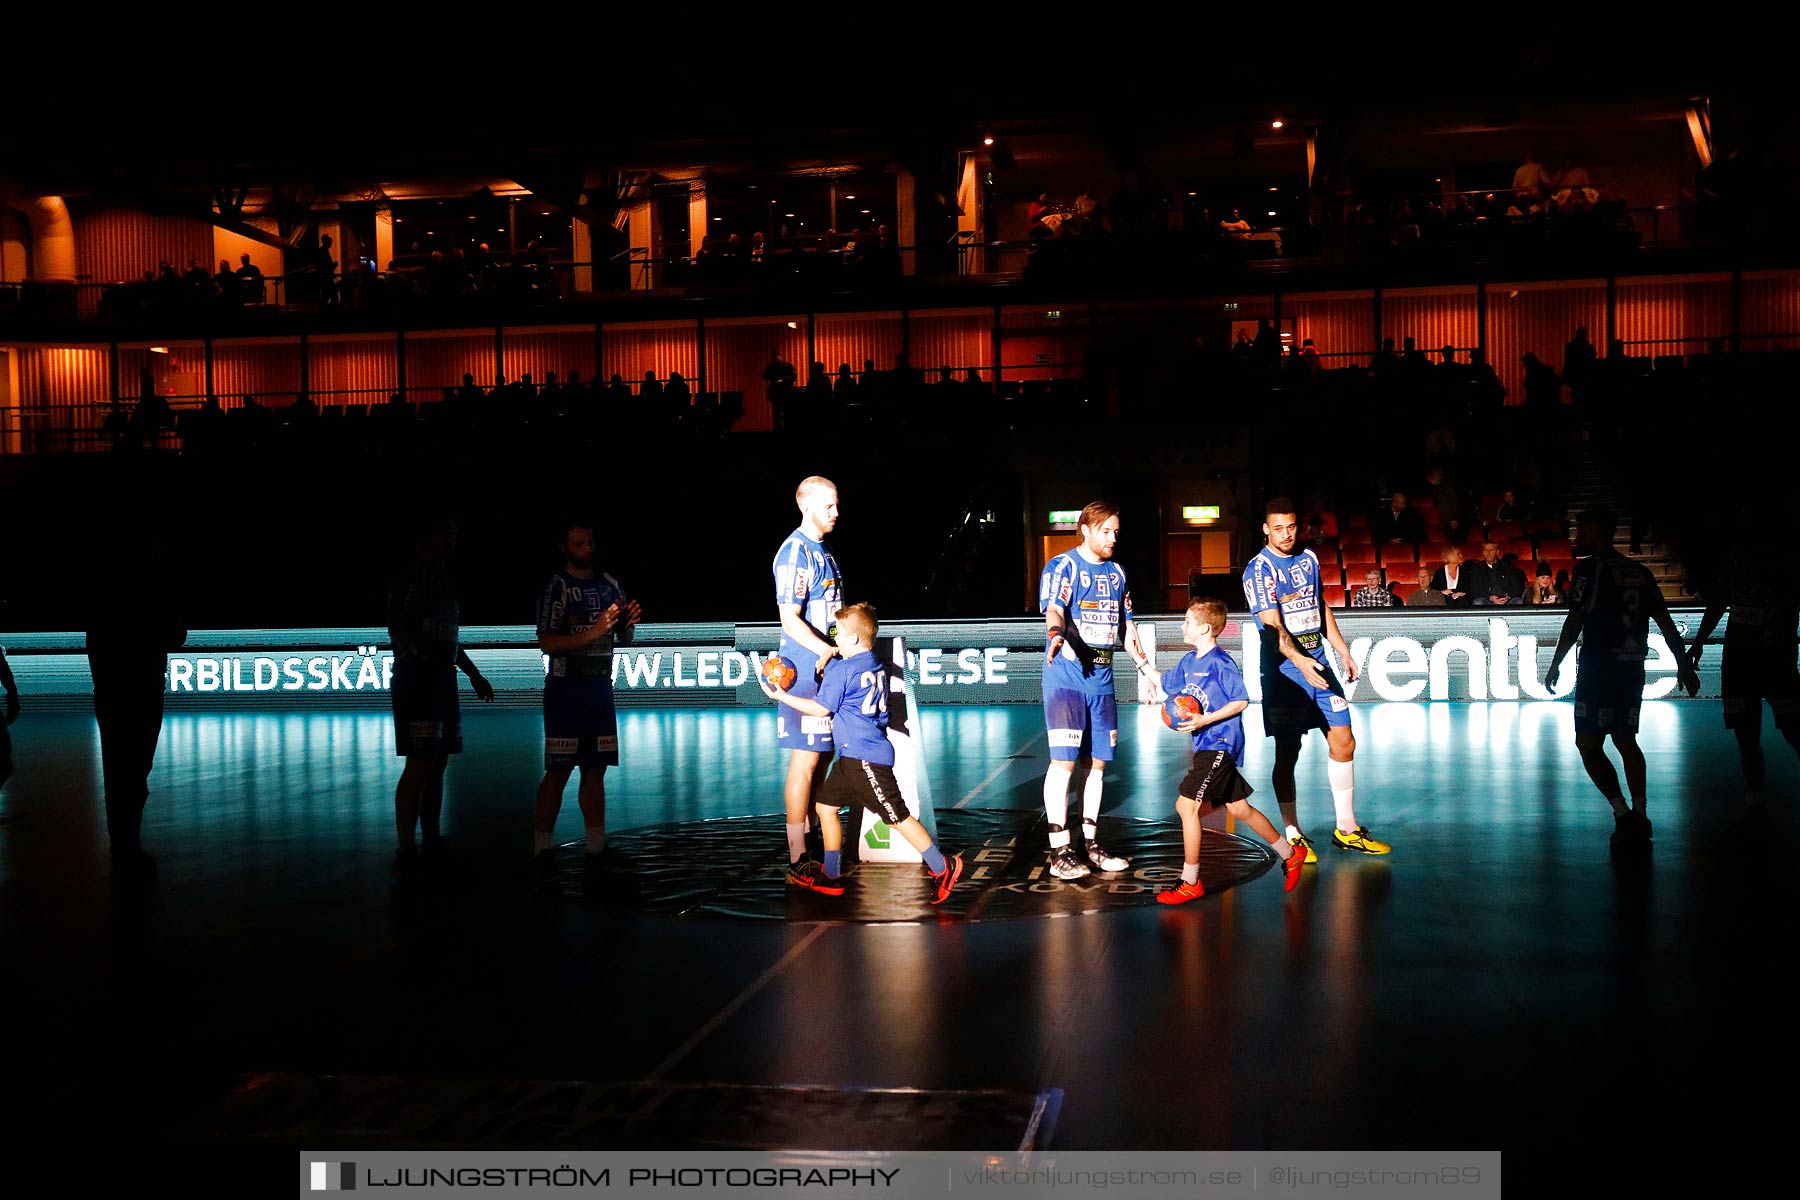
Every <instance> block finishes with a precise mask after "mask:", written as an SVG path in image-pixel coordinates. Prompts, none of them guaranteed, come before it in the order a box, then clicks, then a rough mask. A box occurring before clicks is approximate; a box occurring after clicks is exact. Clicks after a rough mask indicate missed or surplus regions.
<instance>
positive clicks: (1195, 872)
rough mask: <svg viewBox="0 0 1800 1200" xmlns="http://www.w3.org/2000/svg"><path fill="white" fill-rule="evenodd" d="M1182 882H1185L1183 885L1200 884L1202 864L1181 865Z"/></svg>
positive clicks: (1188, 863)
mask: <svg viewBox="0 0 1800 1200" xmlns="http://www.w3.org/2000/svg"><path fill="white" fill-rule="evenodd" d="M1181 882H1183V883H1199V882H1200V864H1199V863H1191V862H1184V863H1182V864H1181Z"/></svg>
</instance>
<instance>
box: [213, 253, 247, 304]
mask: <svg viewBox="0 0 1800 1200" xmlns="http://www.w3.org/2000/svg"><path fill="white" fill-rule="evenodd" d="M213 287H214V288H215V289H217V291H218V293H219V295H220V296H223V297H224V298H225V299H226V300H228V301H230V302H231V303H233V304H238V303H241V302H242V301H243V293H242V292H240V291H239V290H238V282H237V276H236V275H234V274H232V271H231V260H230V259H228V258H221V259H220V260H219V269H218V270H217V271H216V272H214V273H213Z"/></svg>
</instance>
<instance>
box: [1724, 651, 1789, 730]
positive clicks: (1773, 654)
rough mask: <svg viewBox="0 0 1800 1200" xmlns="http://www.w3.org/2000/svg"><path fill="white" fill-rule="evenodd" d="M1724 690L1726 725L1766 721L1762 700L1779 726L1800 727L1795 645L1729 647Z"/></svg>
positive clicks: (1783, 727)
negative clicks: (1763, 715)
mask: <svg viewBox="0 0 1800 1200" xmlns="http://www.w3.org/2000/svg"><path fill="white" fill-rule="evenodd" d="M1719 685H1720V692H1721V694H1722V695H1723V696H1724V697H1725V728H1727V729H1736V728H1738V727H1739V726H1740V725H1745V726H1749V727H1751V728H1756V727H1758V726H1760V725H1761V724H1762V702H1763V701H1764V700H1767V701H1768V702H1769V707H1770V709H1772V710H1773V711H1774V713H1775V727H1776V728H1777V729H1780V730H1783V731H1786V730H1789V729H1794V728H1800V669H1796V668H1795V665H1794V647H1793V646H1792V645H1788V646H1769V647H1764V646H1760V645H1756V646H1743V647H1739V646H1733V645H1730V644H1729V643H1728V644H1727V645H1726V647H1725V657H1724V659H1723V660H1722V661H1721V662H1720V664H1719Z"/></svg>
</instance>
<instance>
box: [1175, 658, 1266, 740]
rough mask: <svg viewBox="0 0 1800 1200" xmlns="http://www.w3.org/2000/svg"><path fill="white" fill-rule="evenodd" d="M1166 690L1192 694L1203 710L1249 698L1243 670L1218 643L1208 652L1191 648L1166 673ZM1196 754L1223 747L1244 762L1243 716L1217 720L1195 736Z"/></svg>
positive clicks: (1216, 708)
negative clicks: (1202, 652)
mask: <svg viewBox="0 0 1800 1200" xmlns="http://www.w3.org/2000/svg"><path fill="white" fill-rule="evenodd" d="M1162 686H1163V691H1165V692H1167V693H1169V695H1171V696H1192V697H1193V698H1194V699H1196V700H1198V701H1199V702H1200V711H1201V712H1202V713H1210V712H1218V711H1219V710H1220V709H1221V708H1224V707H1225V706H1226V705H1227V704H1230V703H1231V702H1232V701H1234V700H1244V701H1248V700H1249V699H1250V692H1249V691H1248V690H1247V689H1246V688H1245V687H1244V673H1243V672H1242V671H1240V670H1239V669H1238V665H1237V660H1236V659H1234V658H1232V657H1231V655H1230V654H1228V653H1227V652H1226V650H1225V647H1223V646H1218V645H1215V646H1214V647H1213V648H1212V649H1211V650H1208V651H1207V652H1206V653H1205V654H1200V653H1198V652H1197V651H1193V650H1189V651H1188V652H1187V654H1185V655H1184V656H1182V659H1181V661H1180V662H1178V663H1176V664H1175V665H1174V666H1172V667H1170V668H1169V669H1168V670H1167V671H1164V672H1163V677H1162ZM1193 736H1194V753H1196V754H1198V753H1200V752H1201V751H1203V750H1224V751H1226V752H1227V753H1229V754H1230V755H1231V758H1232V761H1233V762H1235V763H1237V765H1238V766H1240V767H1241V766H1243V765H1244V718H1243V717H1242V716H1241V715H1240V716H1235V717H1230V718H1228V719H1226V720H1223V721H1215V722H1213V723H1212V724H1211V725H1208V726H1206V728H1204V729H1201V730H1200V731H1198V732H1197V733H1195V734H1194V735H1193Z"/></svg>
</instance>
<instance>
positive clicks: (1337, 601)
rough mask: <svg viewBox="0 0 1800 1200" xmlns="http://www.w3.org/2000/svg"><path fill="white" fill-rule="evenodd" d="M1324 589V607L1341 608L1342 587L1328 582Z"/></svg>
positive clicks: (1342, 598)
mask: <svg viewBox="0 0 1800 1200" xmlns="http://www.w3.org/2000/svg"><path fill="white" fill-rule="evenodd" d="M1324 590H1325V607H1327V608H1342V607H1344V589H1343V588H1341V587H1336V586H1334V585H1332V584H1329V583H1328V584H1325V585H1324Z"/></svg>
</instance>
